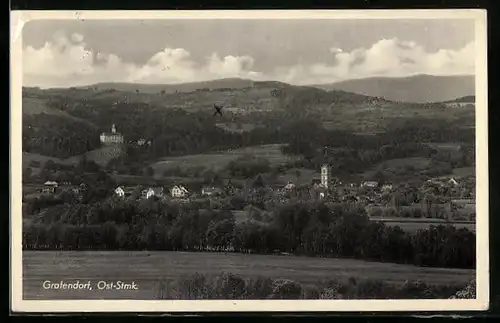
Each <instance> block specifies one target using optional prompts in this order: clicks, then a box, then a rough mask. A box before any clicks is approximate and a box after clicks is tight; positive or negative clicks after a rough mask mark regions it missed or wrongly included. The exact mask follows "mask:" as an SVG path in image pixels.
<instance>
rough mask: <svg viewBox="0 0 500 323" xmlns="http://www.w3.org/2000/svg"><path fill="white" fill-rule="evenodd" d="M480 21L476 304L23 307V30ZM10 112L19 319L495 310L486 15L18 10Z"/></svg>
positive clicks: (74, 303) (14, 293) (77, 303)
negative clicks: (141, 23)
mask: <svg viewBox="0 0 500 323" xmlns="http://www.w3.org/2000/svg"><path fill="white" fill-rule="evenodd" d="M332 18H333V19H473V20H475V22H476V23H475V26H476V30H475V50H476V61H475V68H476V83H475V87H476V192H477V194H476V195H477V203H476V213H477V215H478V216H477V217H476V256H477V260H476V277H477V280H476V286H477V287H476V299H472V300H470V299H469V300H462V299H447V300H297V301H295V300H193V301H187V300H162V301H147V300H144V301H143V300H57V301H52V300H51V301H49V300H40V301H34V300H23V299H22V294H23V286H22V270H23V267H22V232H21V228H22V217H21V214H22V210H21V197H22V186H21V178H22V176H21V172H22V163H21V160H22V149H21V144H22V126H21V125H22V109H21V108H20V107H21V102H22V99H21V94H22V37H21V34H22V28H23V26H24V24H25V23H27V22H28V21H30V20H42V19H43V20H47V19H83V20H86V19H88V20H90V19H106V20H109V19H144V20H146V19H332ZM10 65H11V75H10V77H11V106H10V112H11V113H10V115H11V122H10V131H11V143H10V147H11V149H10V167H11V172H10V176H11V178H10V185H11V186H10V188H11V199H10V210H11V214H10V219H11V227H10V230H11V253H10V256H11V309H12V311H14V312H228V311H235V312H237V311H241V312H254V311H270V312H288V311H307V312H311V311H320V312H324V311H331V312H335V311H346V312H347V311H355V312H360V311H362V312H364V311H370V312H379V311H464V310H465V311H467V310H471V311H473V310H486V309H487V308H488V306H489V231H488V216H489V208H488V203H489V194H488V182H489V180H488V108H487V88H488V82H487V21H486V10H481V9H450V10H448V9H446V10H445V9H437V10H435V9H433V10H286V11H284V10H251V11H232V10H230V11H229V10H224V11H215V10H210V11H209V10H207V11H12V12H11V60H10Z"/></svg>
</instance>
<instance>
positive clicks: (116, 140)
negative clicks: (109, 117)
mask: <svg viewBox="0 0 500 323" xmlns="http://www.w3.org/2000/svg"><path fill="white" fill-rule="evenodd" d="M100 139H101V143H103V144H104V145H119V144H123V136H122V134H121V133H119V132H117V131H116V127H115V124H113V126H112V127H111V132H103V133H102V134H101V137H100Z"/></svg>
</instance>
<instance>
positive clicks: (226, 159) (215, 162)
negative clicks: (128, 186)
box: [151, 144, 293, 174]
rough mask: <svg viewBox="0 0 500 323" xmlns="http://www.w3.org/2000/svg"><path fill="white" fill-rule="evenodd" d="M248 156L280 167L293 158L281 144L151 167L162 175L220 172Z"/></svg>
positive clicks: (178, 159)
mask: <svg viewBox="0 0 500 323" xmlns="http://www.w3.org/2000/svg"><path fill="white" fill-rule="evenodd" d="M246 155H251V156H253V157H255V158H259V157H262V158H266V159H268V160H269V162H270V163H271V165H279V164H282V163H285V162H287V161H289V160H291V158H293V157H289V156H286V155H283V153H282V152H281V145H280V144H270V145H261V146H252V147H244V148H238V149H231V150H227V151H221V152H215V153H207V154H196V155H185V156H177V157H169V158H164V159H162V160H159V161H157V162H156V163H154V164H153V165H151V167H152V168H153V169H154V170H155V173H160V174H161V173H162V172H164V171H165V170H167V169H172V168H177V167H179V168H181V169H188V168H199V167H206V168H207V169H213V170H220V169H223V168H225V167H226V166H227V165H228V164H229V163H230V162H231V161H233V160H236V159H238V158H240V157H243V156H246Z"/></svg>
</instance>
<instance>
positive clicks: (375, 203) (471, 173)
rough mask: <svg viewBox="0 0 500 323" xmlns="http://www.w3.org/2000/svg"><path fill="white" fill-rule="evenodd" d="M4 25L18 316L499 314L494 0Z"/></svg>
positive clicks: (44, 15)
mask: <svg viewBox="0 0 500 323" xmlns="http://www.w3.org/2000/svg"><path fill="white" fill-rule="evenodd" d="M11 18H12V19H11V21H12V23H11V107H10V109H11V114H10V115H11V123H10V125H11V128H10V130H11V145H10V163H11V164H10V165H11V173H10V174H11V214H10V217H11V290H12V294H11V298H12V301H11V303H12V310H13V311H15V312H33V313H44V312H55V313H62V312H166V313H174V312H207V311H211V312H214V311H215V312H221V311H222V312H227V311H231V312H253V311H259V312H260V311H273V312H288V311H294V312H297V311H307V312H311V311H318V312H337V311H356V312H359V311H369V312H374V311H375V312H380V311H426V312H429V311H463V310H469V311H479V310H486V309H487V308H488V306H489V259H488V251H489V245H488V215H489V211H488V199H489V197H488V151H487V143H488V137H487V134H488V128H487V111H488V110H487V58H486V57H487V56H486V52H487V41H486V40H487V28H486V11H485V10H477V9H474V10H469V9H456V10H455V9H454V10H337V11H335V10H315V11H307V10H304V11H303V10H296V11H295V10H290V11H278V10H269V11H266V10H261V11H259V10H257V11H255V10H253V11H216V10H213V11H212V10H207V11H182V10H181V11H81V12H74V11H13V12H12V14H11Z"/></svg>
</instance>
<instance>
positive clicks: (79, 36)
mask: <svg viewBox="0 0 500 323" xmlns="http://www.w3.org/2000/svg"><path fill="white" fill-rule="evenodd" d="M71 40H73V41H74V42H76V43H80V42H82V41H83V35H82V34H78V33H74V34H73V35H71Z"/></svg>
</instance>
